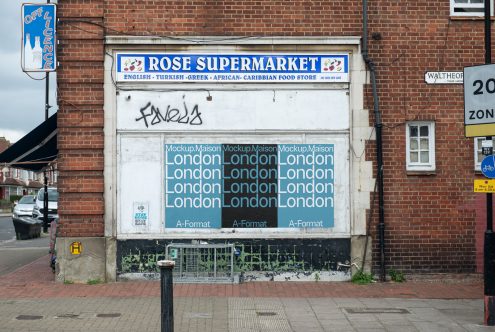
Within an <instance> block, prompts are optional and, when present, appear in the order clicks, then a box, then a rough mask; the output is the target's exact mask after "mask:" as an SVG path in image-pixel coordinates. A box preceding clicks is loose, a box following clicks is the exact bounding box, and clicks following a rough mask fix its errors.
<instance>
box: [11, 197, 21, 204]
mask: <svg viewBox="0 0 495 332" xmlns="http://www.w3.org/2000/svg"><path fill="white" fill-rule="evenodd" d="M21 197H22V195H10V202H11V203H14V202H17V201H19V200H20V199H21Z"/></svg>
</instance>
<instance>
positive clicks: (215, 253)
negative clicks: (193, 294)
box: [167, 243, 235, 283]
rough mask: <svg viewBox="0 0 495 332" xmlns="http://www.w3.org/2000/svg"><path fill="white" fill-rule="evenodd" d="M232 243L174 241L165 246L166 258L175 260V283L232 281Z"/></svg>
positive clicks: (233, 249) (233, 250)
mask: <svg viewBox="0 0 495 332" xmlns="http://www.w3.org/2000/svg"><path fill="white" fill-rule="evenodd" d="M234 252H235V248H234V245H233V244H229V243H227V244H204V243H192V244H191V243H174V244H169V245H168V246H167V258H168V259H171V260H174V261H175V268H174V272H173V276H174V282H177V283H189V282H190V283H199V282H207V283H233V282H234Z"/></svg>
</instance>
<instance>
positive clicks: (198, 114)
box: [189, 105, 203, 126]
mask: <svg viewBox="0 0 495 332" xmlns="http://www.w3.org/2000/svg"><path fill="white" fill-rule="evenodd" d="M191 115H194V117H193V118H192V119H191V122H189V124H190V125H192V126H200V125H202V124H203V119H201V112H200V111H199V110H198V105H194V108H193V110H192V113H191Z"/></svg>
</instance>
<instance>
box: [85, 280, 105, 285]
mask: <svg viewBox="0 0 495 332" xmlns="http://www.w3.org/2000/svg"><path fill="white" fill-rule="evenodd" d="M101 283H102V281H101V280H100V279H89V280H88V282H87V284H88V285H98V284H101Z"/></svg>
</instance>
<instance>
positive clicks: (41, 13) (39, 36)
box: [22, 4, 57, 72]
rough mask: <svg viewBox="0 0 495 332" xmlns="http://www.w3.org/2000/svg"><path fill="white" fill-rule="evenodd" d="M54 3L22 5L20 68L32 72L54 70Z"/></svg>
mask: <svg viewBox="0 0 495 332" xmlns="http://www.w3.org/2000/svg"><path fill="white" fill-rule="evenodd" d="M56 20H57V18H56V5H55V4H23V5H22V69H23V70H24V71H30V72H31V71H32V72H48V71H55V70H56V67H57V59H56V48H57V43H56Z"/></svg>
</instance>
